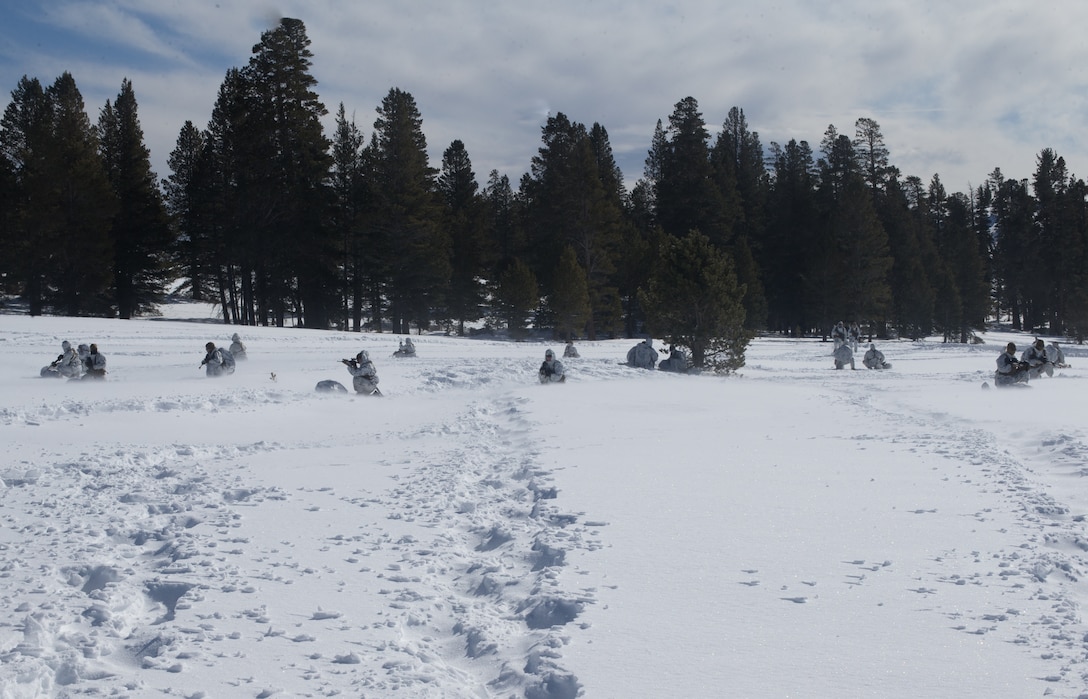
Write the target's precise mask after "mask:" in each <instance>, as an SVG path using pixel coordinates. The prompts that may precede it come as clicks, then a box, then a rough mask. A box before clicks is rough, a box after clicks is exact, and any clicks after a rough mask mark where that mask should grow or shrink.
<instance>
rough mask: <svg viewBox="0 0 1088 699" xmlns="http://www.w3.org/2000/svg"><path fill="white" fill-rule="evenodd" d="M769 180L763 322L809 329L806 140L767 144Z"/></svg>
mask: <svg viewBox="0 0 1088 699" xmlns="http://www.w3.org/2000/svg"><path fill="white" fill-rule="evenodd" d="M771 153H772V162H773V167H774V183H773V186H772V187H771V190H770V193H769V195H768V197H769V204H768V211H769V212H770V215H769V220H768V225H767V234H766V244H765V246H764V253H765V255H764V262H763V270H764V274H765V279H764V284H765V288H766V289H767V314H768V320H767V327H768V328H769V329H770V330H777V331H780V332H788V333H790V334H793V335H799V334H803V333H807V332H809V331H811V330H812V329H814V328H815V327H816V324H817V320H818V319H819V317H820V316H819V315H816V314H814V313H813V312H812V311H813V304H812V303H811V300H810V298H809V295H808V284H809V281H808V280H809V279H810V277H811V274H812V266H813V264H814V261H815V260H816V259H818V257H817V252H818V249H817V236H816V234H817V225H816V224H817V214H816V212H817V208H816V164H815V162H814V159H813V155H812V149H811V148H810V147H809V145H808V143H806V142H805V141H800V142H798V141H795V140H794V141H790V142H789V143H787V144H786V145H785V147H781V146H779V145H778V144H776V143H772V144H771Z"/></svg>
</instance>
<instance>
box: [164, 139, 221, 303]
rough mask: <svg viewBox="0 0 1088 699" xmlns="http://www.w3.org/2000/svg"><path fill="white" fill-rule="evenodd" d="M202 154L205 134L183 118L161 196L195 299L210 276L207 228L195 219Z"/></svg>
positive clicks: (204, 289)
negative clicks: (204, 228) (205, 229)
mask: <svg viewBox="0 0 1088 699" xmlns="http://www.w3.org/2000/svg"><path fill="white" fill-rule="evenodd" d="M203 155H204V136H203V135H202V134H201V133H200V130H199V129H197V128H196V127H195V126H193V122H191V121H186V122H185V124H184V125H183V126H182V127H181V131H180V132H179V133H178V140H177V145H176V146H175V147H174V150H172V151H171V152H170V159H169V160H168V161H167V165H169V167H170V172H171V174H170V175H169V176H168V177H167V178H166V179H165V180H163V199H164V202H165V204H166V210H167V212H168V213H169V214H170V220H171V223H172V225H173V227H174V234H175V236H176V238H177V242H178V261H179V266H180V268H181V269H182V270H183V274H185V275H186V276H187V277H188V279H189V289H190V292H191V294H192V298H193V300H194V301H203V300H205V299H206V298H207V293H208V291H207V285H208V281H209V277H210V272H211V271H210V269H209V265H210V261H209V259H208V258H209V247H210V243H209V241H208V240H207V239H206V231H204V230H202V228H201V226H200V225H199V223H198V220H199V219H198V214H197V210H198V207H199V203H198V202H197V201H196V200H197V199H198V195H197V188H198V187H199V186H200V184H201V183H200V162H201V158H202V157H203Z"/></svg>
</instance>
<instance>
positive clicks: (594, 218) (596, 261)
mask: <svg viewBox="0 0 1088 699" xmlns="http://www.w3.org/2000/svg"><path fill="white" fill-rule="evenodd" d="M542 132H543V136H542V138H543V141H544V145H543V146H542V147H541V148H540V150H539V152H538V155H536V156H535V157H534V158H533V162H532V172H531V174H530V176H529V177H528V178H527V179H525V180H523V186H522V192H523V196H524V197H525V199H526V201H527V206H526V210H525V221H526V227H527V228H528V229H529V231H530V233H531V240H532V243H533V247H532V248H531V249H532V250H533V251H534V252H535V255H534V259H535V261H536V264H537V265H538V267H537V268H538V269H542V270H546V271H547V274H546V276H545V279H544V286H545V288H547V289H549V290H554V288H555V287H554V274H555V270H556V269H557V267H558V261H559V260H558V258H559V255H560V254H561V253H562V250H563V246H564V245H570V246H572V247H573V248H574V251H575V253H576V254H577V256H578V262H579V264H580V265H581V266H582V269H584V270H585V274H586V282H587V286H588V289H589V295H590V304H591V307H592V312H591V315H590V322H589V324H588V326H587V328H586V334H587V336H588V337H589V338H590V339H596V337H597V331H598V325H600V326H601V329H602V330H603V331H606V332H610V331H614V330H615V329H616V326H618V324H619V321H620V314H621V311H620V309H619V308H618V302H619V295H618V292H617V290H616V287H615V284H614V283H613V278H612V275H613V274H614V273H615V260H616V256H617V254H618V246H619V243H620V235H621V209H622V201H621V196H622V191H621V190H622V179H621V178H620V177H619V175H618V168H617V167H616V165H615V162H614V161H613V160H612V158H611V151H612V148H611V145H609V143H608V133H607V131H605V129H604V128H603V127H601V126H600V125H599V124H594V127H593V130H592V135H591V134H590V132H587V131H586V129H585V127H584V126H583V125H581V124H579V123H577V122H571V121H570V120H569V119H568V118H567V117H566V115H564V114H563V113H559V114H557V115H556V116H554V117H551V118H549V119H548V121H547V123H546V124H545V126H544V127H543V129H542Z"/></svg>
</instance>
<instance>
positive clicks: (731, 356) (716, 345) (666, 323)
mask: <svg viewBox="0 0 1088 699" xmlns="http://www.w3.org/2000/svg"><path fill="white" fill-rule="evenodd" d="M743 295H744V288H743V287H742V286H739V285H738V284H737V276H736V273H735V272H734V267H733V260H732V259H731V258H730V257H729V256H728V255H727V254H725V253H723V252H721V251H720V250H718V249H716V248H715V247H714V246H713V245H712V244H711V242H710V239H709V238H707V237H706V236H705V235H703V234H701V233H697V232H692V233H689V234H688V235H686V236H684V237H683V238H673V237H670V238H669V239H668V242H667V243H666V244H665V246H664V249H663V250H662V251H661V256H660V258H659V259H658V264H657V267H656V269H655V271H654V274H653V276H651V278H650V282H649V285H648V288H647V289H646V290H645V291H644V292H642V293H641V294H640V295H639V297H640V300H641V303H642V306H643V308H644V309H645V310H646V318H647V323H648V325H649V327H650V329H651V331H652V332H653V334H654V335H656V336H658V337H662V338H664V339H665V341H666V342H668V343H669V344H671V345H674V346H676V347H683V348H687V349H689V350H690V351H691V361H692V365H693V366H695V367H704V366H708V367H711V368H713V369H714V370H715V371H718V372H722V373H730V372H733V371H736V370H737V369H739V368H741V367H742V366H744V351H745V348H747V346H748V342H749V341H750V340H751V335H750V334H749V333H748V332H747V331H746V330H745V329H744V306H743V305H742V304H741V298H742V297H743Z"/></svg>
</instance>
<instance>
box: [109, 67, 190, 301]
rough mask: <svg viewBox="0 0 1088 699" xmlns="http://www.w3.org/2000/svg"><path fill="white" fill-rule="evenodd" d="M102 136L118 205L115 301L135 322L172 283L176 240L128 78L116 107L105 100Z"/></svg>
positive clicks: (116, 219)
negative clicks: (169, 283) (171, 255)
mask: <svg viewBox="0 0 1088 699" xmlns="http://www.w3.org/2000/svg"><path fill="white" fill-rule="evenodd" d="M98 132H99V134H100V136H101V143H100V152H101V154H102V160H103V162H104V163H105V165H106V175H107V177H108V179H109V182H110V185H111V187H112V188H113V192H114V195H115V196H116V197H117V203H118V210H117V215H116V216H115V217H114V219H113V227H112V231H111V235H112V238H113V282H114V301H115V303H116V304H117V314H118V316H119V317H121V318H132V317H133V316H135V315H137V314H138V313H140V312H142V311H145V310H149V309H150V308H152V307H153V304H154V302H155V301H156V300H158V298H159V296H160V295H161V294H162V293H163V291H164V289H165V287H166V283H167V282H168V281H169V280H170V277H171V265H170V259H169V256H168V251H169V250H170V249H171V248H172V246H173V244H174V239H173V233H172V231H171V230H170V226H169V222H168V219H167V215H166V210H165V207H164V205H163V201H162V196H161V193H160V192H159V188H158V186H157V181H156V177H155V173H154V172H152V170H151V161H150V153H149V151H148V149H147V147H146V146H145V145H144V133H143V129H142V128H141V127H140V120H139V116H138V115H137V106H136V95H135V93H134V92H133V89H132V83H131V82H130V81H129V80H128V79H127V78H126V79H125V80H123V81H122V83H121V92H120V93H118V95H117V100H116V103H114V104H110V102H109V101H107V102H106V105H105V106H104V107H103V108H102V111H101V113H100V116H99V119H98Z"/></svg>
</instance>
